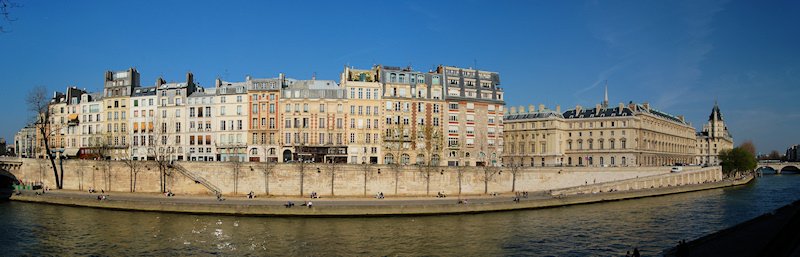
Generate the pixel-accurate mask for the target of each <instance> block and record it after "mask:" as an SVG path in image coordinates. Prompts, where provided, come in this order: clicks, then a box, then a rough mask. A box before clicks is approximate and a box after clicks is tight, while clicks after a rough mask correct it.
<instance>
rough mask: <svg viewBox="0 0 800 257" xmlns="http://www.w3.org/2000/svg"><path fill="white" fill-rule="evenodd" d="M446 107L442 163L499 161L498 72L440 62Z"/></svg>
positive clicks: (500, 103) (500, 96)
mask: <svg viewBox="0 0 800 257" xmlns="http://www.w3.org/2000/svg"><path fill="white" fill-rule="evenodd" d="M437 73H438V74H440V75H441V78H442V81H443V82H444V88H445V91H446V93H445V95H444V99H446V109H447V116H446V118H447V124H446V126H445V128H444V129H445V130H444V132H445V135H446V138H447V139H446V140H447V144H446V147H445V148H446V149H445V163H446V164H447V165H448V166H484V165H492V166H499V165H501V156H502V155H503V143H504V142H503V141H504V140H503V113H504V109H505V100H503V99H504V98H503V97H504V96H503V90H502V88H501V87H500V75H499V74H498V73H497V72H491V71H483V70H477V69H472V68H459V67H452V66H439V67H438V68H437Z"/></svg>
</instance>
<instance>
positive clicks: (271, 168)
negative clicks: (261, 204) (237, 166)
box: [260, 151, 276, 195]
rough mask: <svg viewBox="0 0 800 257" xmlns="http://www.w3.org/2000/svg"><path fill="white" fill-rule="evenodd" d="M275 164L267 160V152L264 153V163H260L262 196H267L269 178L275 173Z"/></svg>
mask: <svg viewBox="0 0 800 257" xmlns="http://www.w3.org/2000/svg"><path fill="white" fill-rule="evenodd" d="M275 165H276V163H275V162H273V161H272V160H270V159H269V158H267V151H264V162H262V163H261V165H260V166H261V173H262V174H264V194H266V195H269V176H271V175H272V173H273V172H275Z"/></svg>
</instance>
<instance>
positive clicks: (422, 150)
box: [416, 124, 444, 195]
mask: <svg viewBox="0 0 800 257" xmlns="http://www.w3.org/2000/svg"><path fill="white" fill-rule="evenodd" d="M443 144H444V143H443V138H442V136H441V132H440V131H439V130H438V129H436V128H434V127H433V126H430V124H429V125H428V126H425V127H424V128H423V131H422V134H421V136H420V137H418V140H417V144H416V148H417V151H418V152H419V153H418V155H422V157H423V158H422V162H420V160H417V169H418V170H419V173H420V175H422V177H423V178H425V195H430V193H431V174H432V173H434V172H435V171H436V169H438V167H439V157H438V156H439V155H438V153H439V150H440V149H442V145H443Z"/></svg>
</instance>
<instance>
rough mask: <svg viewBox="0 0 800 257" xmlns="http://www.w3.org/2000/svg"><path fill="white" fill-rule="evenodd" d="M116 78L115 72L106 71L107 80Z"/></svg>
mask: <svg viewBox="0 0 800 257" xmlns="http://www.w3.org/2000/svg"><path fill="white" fill-rule="evenodd" d="M113 79H114V73H112V72H111V71H106V81H111V80H113Z"/></svg>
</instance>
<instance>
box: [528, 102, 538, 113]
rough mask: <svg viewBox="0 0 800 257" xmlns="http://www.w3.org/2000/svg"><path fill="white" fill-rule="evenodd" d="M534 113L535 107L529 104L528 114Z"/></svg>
mask: <svg viewBox="0 0 800 257" xmlns="http://www.w3.org/2000/svg"><path fill="white" fill-rule="evenodd" d="M534 112H536V106H533V105H532V104H529V105H528V113H534Z"/></svg>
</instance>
